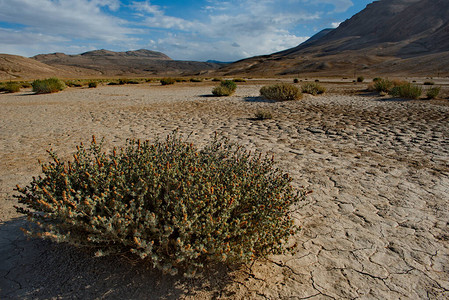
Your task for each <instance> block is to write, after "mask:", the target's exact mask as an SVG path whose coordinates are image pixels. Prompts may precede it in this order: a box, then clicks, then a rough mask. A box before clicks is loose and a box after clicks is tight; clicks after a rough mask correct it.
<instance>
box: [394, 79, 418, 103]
mask: <svg viewBox="0 0 449 300" xmlns="http://www.w3.org/2000/svg"><path fill="white" fill-rule="evenodd" d="M421 94H422V87H420V86H417V85H414V84H411V83H409V82H407V83H403V84H401V85H397V86H394V87H393V88H392V89H391V91H390V95H391V96H393V97H398V98H406V99H419V97H421Z"/></svg>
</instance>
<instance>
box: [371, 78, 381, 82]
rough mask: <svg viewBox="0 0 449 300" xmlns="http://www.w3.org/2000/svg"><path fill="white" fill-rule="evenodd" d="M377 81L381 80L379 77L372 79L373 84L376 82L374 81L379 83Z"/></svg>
mask: <svg viewBox="0 0 449 300" xmlns="http://www.w3.org/2000/svg"><path fill="white" fill-rule="evenodd" d="M379 80H382V78H380V77H374V78H373V82H376V81H379Z"/></svg>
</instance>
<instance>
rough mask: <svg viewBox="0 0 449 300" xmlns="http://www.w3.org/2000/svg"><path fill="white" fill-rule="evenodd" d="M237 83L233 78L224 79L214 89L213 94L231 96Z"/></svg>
mask: <svg viewBox="0 0 449 300" xmlns="http://www.w3.org/2000/svg"><path fill="white" fill-rule="evenodd" d="M236 89H237V84H236V83H235V82H234V81H232V80H222V81H221V83H220V85H219V86H217V87H215V88H214V89H213V90H212V94H214V95H215V96H218V97H221V96H230V95H232V94H234V93H235V90H236Z"/></svg>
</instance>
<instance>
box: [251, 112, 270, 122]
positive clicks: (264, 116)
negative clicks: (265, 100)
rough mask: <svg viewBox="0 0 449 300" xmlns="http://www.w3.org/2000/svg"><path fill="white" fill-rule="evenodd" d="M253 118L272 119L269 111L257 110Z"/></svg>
mask: <svg viewBox="0 0 449 300" xmlns="http://www.w3.org/2000/svg"><path fill="white" fill-rule="evenodd" d="M254 116H255V118H256V119H257V120H269V119H273V115H272V114H271V112H270V111H268V110H258V111H256V113H255V114H254Z"/></svg>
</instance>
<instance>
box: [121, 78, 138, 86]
mask: <svg viewBox="0 0 449 300" xmlns="http://www.w3.org/2000/svg"><path fill="white" fill-rule="evenodd" d="M118 84H119V85H125V84H139V81H137V80H132V79H128V78H121V79H119V81H118Z"/></svg>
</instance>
